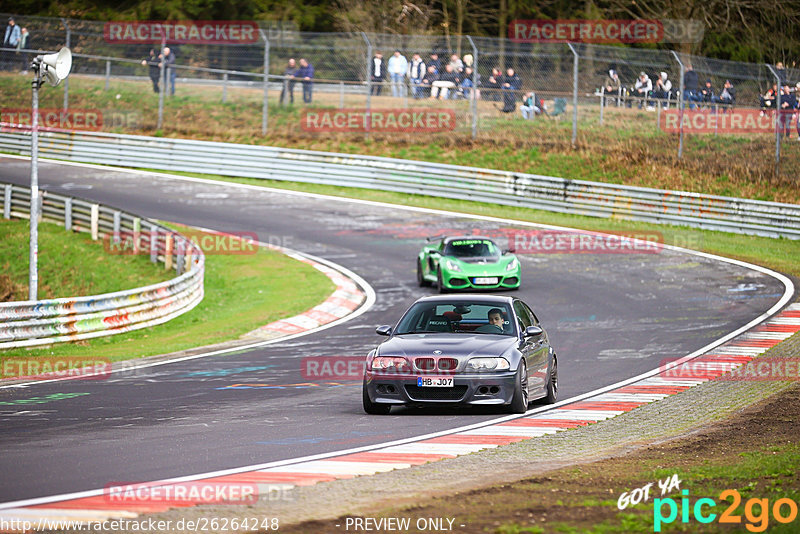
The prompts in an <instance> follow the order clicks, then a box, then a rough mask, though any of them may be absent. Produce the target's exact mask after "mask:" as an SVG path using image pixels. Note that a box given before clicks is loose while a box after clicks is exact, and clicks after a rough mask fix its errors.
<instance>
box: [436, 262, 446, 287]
mask: <svg viewBox="0 0 800 534" xmlns="http://www.w3.org/2000/svg"><path fill="white" fill-rule="evenodd" d="M436 286H437V287H438V288H439V293H447V288H446V287H444V282H442V269H441V267H440V268H439V269H438V270H437V271H436Z"/></svg>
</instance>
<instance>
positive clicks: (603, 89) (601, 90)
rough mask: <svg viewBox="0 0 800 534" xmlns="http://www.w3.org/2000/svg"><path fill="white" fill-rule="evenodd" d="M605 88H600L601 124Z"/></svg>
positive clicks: (604, 104) (601, 120)
mask: <svg viewBox="0 0 800 534" xmlns="http://www.w3.org/2000/svg"><path fill="white" fill-rule="evenodd" d="M605 100H606V88H605V87H601V88H600V124H601V125H602V124H603V108H604V107H606V102H605Z"/></svg>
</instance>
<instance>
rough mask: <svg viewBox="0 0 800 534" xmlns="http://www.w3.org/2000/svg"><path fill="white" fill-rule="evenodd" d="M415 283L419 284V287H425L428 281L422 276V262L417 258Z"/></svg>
mask: <svg viewBox="0 0 800 534" xmlns="http://www.w3.org/2000/svg"><path fill="white" fill-rule="evenodd" d="M417 283H418V284H419V287H425V286H427V285H428V282H427V281H426V280H425V278H424V277H423V276H422V263H420V261H419V260H417Z"/></svg>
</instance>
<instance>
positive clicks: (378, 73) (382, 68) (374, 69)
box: [369, 52, 386, 96]
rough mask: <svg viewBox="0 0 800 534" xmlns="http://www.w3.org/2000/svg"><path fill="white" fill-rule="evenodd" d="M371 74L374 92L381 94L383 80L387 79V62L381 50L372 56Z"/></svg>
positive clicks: (376, 94)
mask: <svg viewBox="0 0 800 534" xmlns="http://www.w3.org/2000/svg"><path fill="white" fill-rule="evenodd" d="M369 76H370V79H371V80H372V94H373V95H375V96H380V95H381V90H382V89H383V80H385V79H386V63H385V62H384V61H383V54H381V53H380V52H375V55H374V56H373V58H372V65H371V68H370V70H369Z"/></svg>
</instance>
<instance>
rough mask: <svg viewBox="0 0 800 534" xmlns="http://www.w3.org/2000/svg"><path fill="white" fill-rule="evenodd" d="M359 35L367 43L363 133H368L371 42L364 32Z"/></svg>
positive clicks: (370, 92)
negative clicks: (365, 105)
mask: <svg viewBox="0 0 800 534" xmlns="http://www.w3.org/2000/svg"><path fill="white" fill-rule="evenodd" d="M361 37H362V38H363V39H364V42H365V43H367V109H366V111H365V113H364V120H365V122H364V129H365V130H366V133H365V135H369V125H370V121H371V120H372V119H371V116H370V109H371V108H372V74H371V72H372V43H370V42H369V39H368V38H367V34H366V33H364V32H361Z"/></svg>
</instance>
